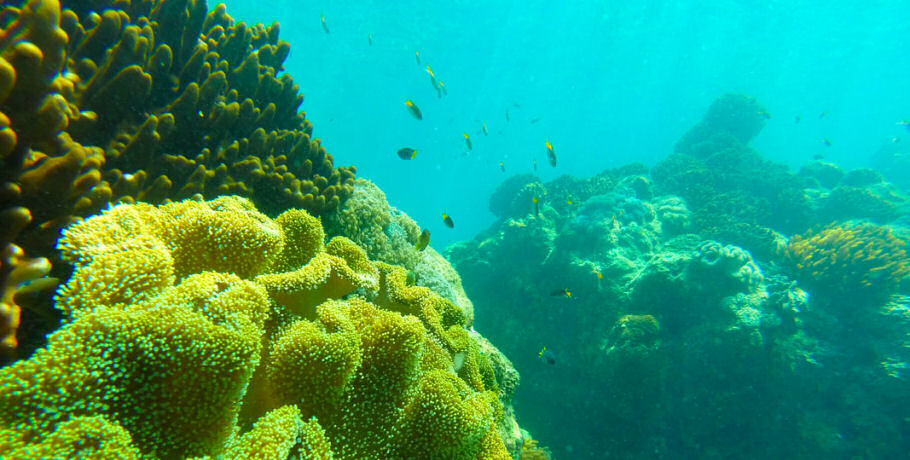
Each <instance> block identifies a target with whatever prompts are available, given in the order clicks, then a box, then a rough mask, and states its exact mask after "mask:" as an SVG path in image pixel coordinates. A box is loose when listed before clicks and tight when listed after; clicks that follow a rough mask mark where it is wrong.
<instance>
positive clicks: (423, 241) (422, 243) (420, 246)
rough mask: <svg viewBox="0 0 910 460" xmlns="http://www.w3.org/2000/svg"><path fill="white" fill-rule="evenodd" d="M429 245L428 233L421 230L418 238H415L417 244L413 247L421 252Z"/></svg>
mask: <svg viewBox="0 0 910 460" xmlns="http://www.w3.org/2000/svg"><path fill="white" fill-rule="evenodd" d="M429 245H430V231H429V230H427V229H423V231H422V232H420V236H419V237H418V238H417V244H416V245H414V247H415V248H416V249H417V250H418V251H423V250H424V249H426V248H427V246H429Z"/></svg>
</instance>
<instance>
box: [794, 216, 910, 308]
mask: <svg viewBox="0 0 910 460" xmlns="http://www.w3.org/2000/svg"><path fill="white" fill-rule="evenodd" d="M905 248H906V243H905V242H904V241H901V240H899V239H898V238H897V237H895V236H894V234H893V233H892V231H891V228H890V227H888V226H879V225H874V224H868V223H841V224H838V223H832V224H829V225H827V226H825V227H823V228H821V229H817V230H811V231H808V232H806V233H804V234H800V235H794V236H793V237H791V238H790V245H789V250H790V260H791V261H792V262H793V264H794V265H795V267H796V273H797V275H798V279H799V280H800V282H802V283H804V284H805V285H806V286H807V287H809V290H810V291H811V292H812V293H813V294H817V295H820V296H824V297H826V298H829V299H832V300H838V301H841V302H843V301H848V302H869V301H870V300H871V301H872V302H873V303H874V302H876V301H878V300H881V299H882V298H883V297H887V296H888V295H890V294H892V293H894V292H895V291H896V290H897V288H898V286H899V284H900V282H901V280H903V279H904V278H906V277H907V276H910V259H908V257H907V252H906V249H905ZM864 299H865V300H864Z"/></svg>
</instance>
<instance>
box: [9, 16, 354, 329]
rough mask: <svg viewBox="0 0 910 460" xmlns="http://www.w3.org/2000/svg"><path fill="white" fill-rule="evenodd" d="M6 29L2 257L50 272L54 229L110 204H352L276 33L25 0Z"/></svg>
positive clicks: (342, 170)
mask: <svg viewBox="0 0 910 460" xmlns="http://www.w3.org/2000/svg"><path fill="white" fill-rule="evenodd" d="M0 21H2V24H0V26H2V29H3V31H2V34H0V159H2V161H3V165H4V167H3V169H2V175H0V185H2V187H0V223H2V227H4V235H2V237H0V244H3V245H4V246H6V245H8V244H10V243H16V244H18V245H19V246H20V247H22V248H23V249H24V250H25V252H26V253H27V254H29V255H31V256H33V257H40V256H44V257H48V258H51V257H52V256H53V252H52V248H53V246H54V243H55V240H56V237H57V235H58V233H59V231H60V229H61V228H63V227H64V226H66V225H67V224H69V223H70V222H72V221H73V220H74V219H75V218H77V217H80V216H88V215H91V214H93V213H95V212H97V211H99V210H100V209H102V208H104V207H105V206H107V205H108V203H117V202H124V203H131V202H135V201H144V202H150V203H153V204H158V203H167V202H170V201H174V200H181V199H185V198H189V197H191V196H195V195H198V196H201V197H203V198H205V199H211V198H214V197H216V196H219V195H225V194H234V195H241V196H245V197H248V198H250V199H251V200H252V201H253V203H254V204H255V206H256V207H257V208H258V209H260V210H262V211H263V212H265V213H266V214H268V215H270V216H275V215H277V214H280V213H281V212H282V211H284V210H287V209H290V208H302V209H306V210H308V211H310V212H311V213H314V214H319V213H323V212H327V211H329V210H332V209H334V208H336V207H337V206H338V205H339V204H340V203H341V202H342V201H344V199H345V198H347V197H348V196H349V195H350V194H351V192H352V189H353V180H354V172H355V170H354V168H353V167H339V168H336V167H334V165H333V159H332V156H331V155H330V154H328V153H326V151H325V149H324V148H323V147H322V146H321V143H320V141H319V140H318V139H314V138H313V137H312V134H313V132H312V131H313V127H312V125H311V123H310V122H309V121H307V120H306V119H305V117H304V114H303V113H302V112H299V106H300V104H301V102H302V100H303V96H302V95H301V94H300V93H299V91H298V87H297V85H296V84H295V83H294V81H293V79H292V78H291V77H290V76H288V75H286V74H284V75H282V74H281V71H282V62H283V61H284V59H285V58H286V57H287V55H288V52H289V49H290V47H289V45H288V43H287V42H284V41H281V40H279V39H278V31H279V27H278V24H277V23H276V24H273V25H271V26H269V27H265V26H262V25H258V24H257V25H253V26H247V25H246V24H244V23H242V22H234V21H233V20H232V19H231V17H230V16H228V15H227V14H226V12H225V7H224V5H218V6H217V7H215V8H214V9H213V10H211V11H209V10H208V9H207V7H206V3H205V2H204V1H202V0H145V1H142V0H134V1H106V0H97V1H89V2H76V1H63V2H58V1H56V0H28V1H27V2H25V3H24V4H23V5H21V7H20V6H16V5H8V6H5V7H4V8H3V10H2V12H0ZM22 230H26V231H22ZM51 261H52V262H56V261H55V260H51ZM9 271H10V270H9V269H8V268H7V267H6V266H5V264H4V266H3V267H0V273H4V272H7V273H8V272H9ZM57 271H58V272H59V273H57V275H58V276H65V275H66V273H65V266H60V267H59V268H58V269H57ZM7 323H11V321H7ZM8 345H9V344H8Z"/></svg>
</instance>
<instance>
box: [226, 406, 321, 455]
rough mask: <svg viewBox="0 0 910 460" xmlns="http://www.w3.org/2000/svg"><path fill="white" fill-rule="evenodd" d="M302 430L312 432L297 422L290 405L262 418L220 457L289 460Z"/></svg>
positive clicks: (298, 419) (299, 421) (297, 413)
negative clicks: (287, 459) (305, 429)
mask: <svg viewBox="0 0 910 460" xmlns="http://www.w3.org/2000/svg"><path fill="white" fill-rule="evenodd" d="M317 426H318V425H317ZM305 427H306V428H308V429H309V430H310V431H312V428H311V427H309V426H308V425H304V422H303V420H301V418H300V410H299V409H297V408H296V407H295V406H293V405H289V406H283V407H280V408H278V409H275V410H273V411H270V412H269V413H267V414H265V415H264V416H263V417H262V418H260V419H259V420H257V421H256V424H255V425H253V429H251V430H250V431H248V432H246V433H244V434H243V436H241V437H240V438H238V439H236V440H235V441H234V442H232V443H231V444H230V445H229V446H228V447H227V449H226V450H225V453H224V457H225V458H237V459H239V458H245V459H246V458H249V459H261V460H272V459H274V460H284V459H286V458H289V456H290V454H291V452H292V449H293V448H294V447H295V446H296V445H297V441H298V438H299V437H300V434H301V432H302V431H304V428H305ZM307 438H309V436H307Z"/></svg>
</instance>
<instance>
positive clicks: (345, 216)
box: [322, 179, 474, 325]
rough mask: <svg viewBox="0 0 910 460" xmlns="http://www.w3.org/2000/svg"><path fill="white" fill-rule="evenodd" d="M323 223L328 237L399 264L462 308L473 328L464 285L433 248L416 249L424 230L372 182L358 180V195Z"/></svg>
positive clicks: (426, 285)
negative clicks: (348, 240) (342, 239)
mask: <svg viewBox="0 0 910 460" xmlns="http://www.w3.org/2000/svg"><path fill="white" fill-rule="evenodd" d="M322 222H323V224H324V225H325V232H326V235H328V236H330V237H331V236H336V235H342V236H346V237H348V238H351V239H352V240H353V241H354V242H355V243H357V245H358V246H360V247H361V248H363V249H364V250H365V251H366V253H367V256H369V258H370V259H371V260H376V261H382V262H385V263H388V264H392V265H399V266H401V267H404V268H406V269H407V270H409V271H410V273H413V275H414V283H415V284H416V285H418V286H424V287H428V288H431V289H432V290H433V291H434V292H436V293H438V294H439V295H441V296H442V297H444V298H445V299H447V300H449V301H451V302H453V303H454V304H455V305H458V306H459V307H460V308H461V310H462V311H463V312H464V314H465V316H466V317H467V324H468V325H470V324H471V323H472V321H473V317H474V305H473V304H472V303H471V300H470V299H469V298H468V296H467V294H465V292H464V288H462V286H461V278H460V277H459V276H458V273H457V272H456V271H455V270H454V269H453V268H452V266H451V265H450V264H449V263H448V262H447V261H446V260H445V259H444V258H442V257H441V256H440V255H439V253H437V252H436V251H435V250H434V249H433V248H432V246H430V247H427V248H426V249H425V250H423V251H420V250H418V249H416V248H415V244H416V243H417V240H418V237H419V236H420V227H419V226H418V225H417V223H416V222H414V221H413V220H412V219H411V218H410V217H408V215H407V214H405V213H404V212H402V211H400V210H398V209H397V208H395V207H394V206H390V205H389V202H388V201H387V200H386V197H385V194H384V193H383V192H382V190H380V189H379V187H377V186H376V185H375V184H373V183H372V182H370V181H368V180H365V179H357V181H356V182H355V185H354V192H353V194H352V195H351V198H349V199H348V200H347V201H345V202H344V203H343V204H342V205H341V206H339V207H338V208H337V209H335V210H334V211H332V212H330V213H328V214H326V215H324V216H323V217H322Z"/></svg>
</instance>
